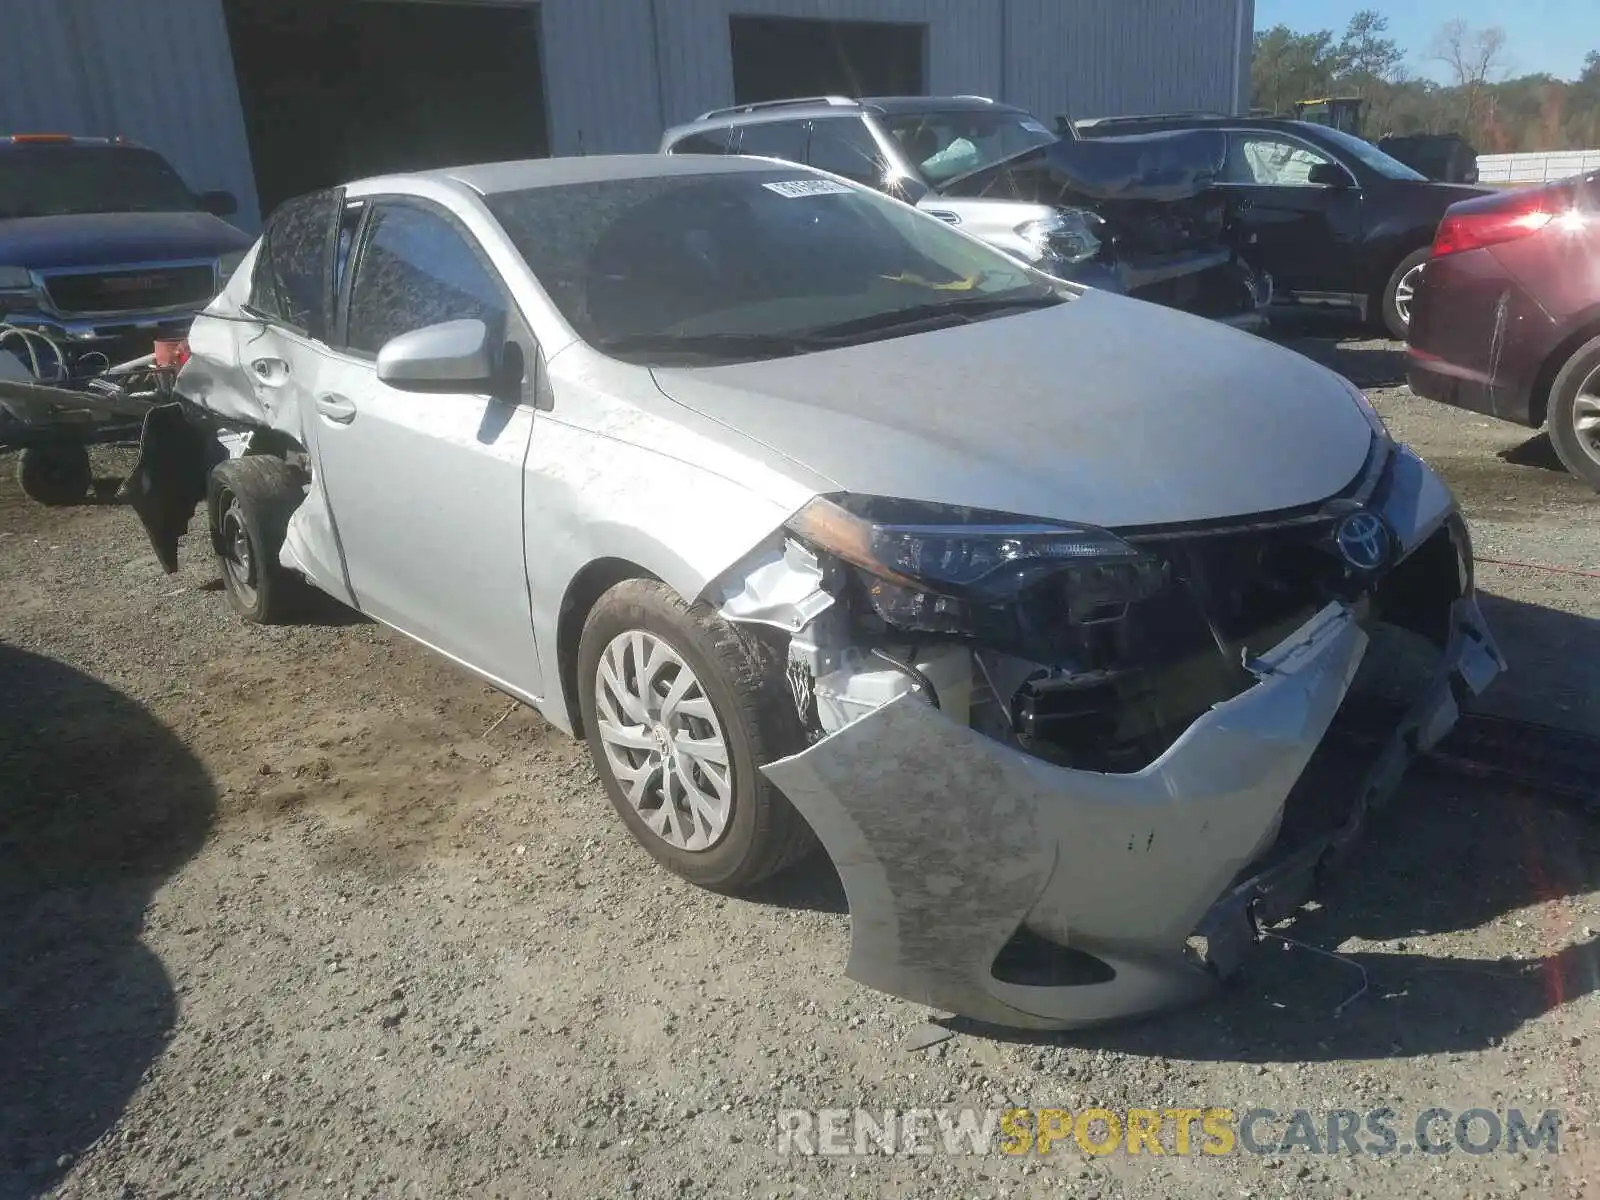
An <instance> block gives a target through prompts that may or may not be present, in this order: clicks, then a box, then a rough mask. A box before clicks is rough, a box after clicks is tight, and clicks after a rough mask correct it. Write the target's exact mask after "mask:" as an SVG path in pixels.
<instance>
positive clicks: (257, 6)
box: [224, 0, 549, 214]
mask: <svg viewBox="0 0 1600 1200" xmlns="http://www.w3.org/2000/svg"><path fill="white" fill-rule="evenodd" d="M224 7H225V11H226V12H227V16H228V34H229V37H230V39H231V41H232V44H233V59H234V68H235V71H236V73H237V75H238V79H239V99H240V103H241V106H242V108H243V110H244V120H245V129H246V131H247V132H248V135H249V139H250V157H251V161H252V163H253V165H254V167H255V176H256V190H257V191H258V192H259V194H260V198H261V211H262V213H263V214H266V213H268V212H271V211H272V209H273V208H275V207H277V205H279V204H281V203H282V202H283V201H284V200H287V199H288V198H289V197H291V196H297V195H300V194H301V193H304V192H310V191H315V190H317V189H318V188H324V187H329V186H332V185H333V184H336V183H341V182H343V181H345V180H348V179H353V178H359V177H361V176H365V175H375V174H381V173H383V172H387V171H414V170H426V169H428V168H431V167H444V166H454V165H456V164H460V163H469V162H492V161H496V160H500V159H511V158H541V157H543V156H544V155H546V154H548V153H549V136H548V132H547V126H546V121H545V100H544V80H543V75H542V71H541V69H540V46H539V8H538V6H537V5H536V4H504V3H498V4H497V3H483V4H477V3H436V2H424V0H224Z"/></svg>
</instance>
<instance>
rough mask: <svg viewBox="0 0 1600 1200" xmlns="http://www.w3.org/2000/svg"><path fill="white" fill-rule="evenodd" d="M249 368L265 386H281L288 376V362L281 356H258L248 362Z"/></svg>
mask: <svg viewBox="0 0 1600 1200" xmlns="http://www.w3.org/2000/svg"><path fill="white" fill-rule="evenodd" d="M250 369H251V370H252V371H254V372H255V376H256V378H257V379H259V380H260V381H261V382H262V383H263V384H264V385H265V386H267V387H281V386H282V384H283V382H284V380H286V379H288V378H289V364H288V363H286V362H284V361H283V359H281V358H258V359H256V360H255V361H254V362H252V363H251V364H250Z"/></svg>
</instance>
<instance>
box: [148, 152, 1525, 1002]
mask: <svg viewBox="0 0 1600 1200" xmlns="http://www.w3.org/2000/svg"><path fill="white" fill-rule="evenodd" d="M192 351H193V356H194V357H193V359H192V361H191V362H190V364H189V365H188V366H187V367H186V369H185V370H184V373H183V375H182V377H181V379H180V385H179V386H180V391H181V392H182V395H183V397H184V399H183V403H182V404H181V405H180V406H178V407H176V408H171V409H162V410H158V412H157V413H156V414H155V415H153V416H152V418H151V420H150V421H149V423H148V425H147V428H146V435H145V443H144V450H143V455H142V459H141V463H140V465H139V468H138V470H137V471H136V472H135V475H134V477H133V479H132V480H131V481H130V484H129V485H128V491H129V493H130V496H131V498H132V500H133V502H134V505H135V507H136V508H137V510H138V511H139V513H140V516H141V517H142V518H143V519H144V520H145V522H146V525H147V527H148V528H149V530H150V533H151V537H152V541H153V543H154V545H155V548H156V550H157V552H158V553H159V554H160V555H161V557H162V559H163V561H164V562H165V563H166V565H167V567H168V569H169V570H171V569H175V567H176V561H177V560H176V552H177V539H178V536H179V534H181V532H182V531H183V529H184V527H185V526H186V524H187V521H188V519H189V517H190V515H191V514H192V513H193V512H194V510H195V509H196V507H197V506H199V505H201V504H204V506H205V511H206V513H207V521H208V524H209V527H210V531H211V535H212V540H213V543H214V545H215V548H216V552H217V555H218V558H219V561H220V564H221V567H222V570H223V575H224V580H225V583H226V585H227V588H228V594H229V596H230V598H231V600H232V601H233V603H234V604H235V606H236V607H237V608H238V609H239V610H240V611H241V612H242V613H243V614H244V615H245V616H246V617H248V618H250V619H254V620H272V619H276V618H277V617H278V616H279V615H280V614H281V613H282V612H283V611H285V608H286V606H287V605H289V604H290V603H291V602H292V601H293V600H294V594H293V592H294V588H295V586H296V585H298V584H299V583H300V582H301V581H303V580H304V581H309V582H310V583H311V584H312V585H314V586H315V587H316V588H318V589H320V590H322V591H324V592H326V593H328V594H330V595H332V596H334V597H337V598H338V599H339V600H341V601H343V602H344V603H346V604H349V605H352V606H354V607H355V608H357V609H359V610H361V611H362V612H365V613H368V614H370V615H371V616H372V617H374V618H376V619H378V620H380V621H383V622H385V623H386V624H389V625H391V626H393V627H394V628H395V629H398V630H400V631H401V632H403V633H405V634H407V635H409V636H410V637H413V638H415V639H417V640H418V641H420V642H423V643H424V644H426V645H428V646H430V647H432V648H433V649H435V650H437V651H438V652H439V653H441V654H444V655H446V656H448V657H450V658H451V659H453V660H455V661H456V662H458V663H459V664H461V665H462V666H463V667H465V668H467V669H468V670H470V671H473V672H475V673H476V674H478V675H480V676H481V677H483V678H484V679H486V680H488V681H489V682H491V683H493V684H494V685H495V686H496V687H498V688H501V689H503V690H504V691H506V692H508V693H510V694H511V695H513V696H516V697H520V698H521V699H523V700H525V701H526V702H527V703H529V704H531V705H533V706H535V707H536V708H537V709H538V710H539V711H540V712H541V713H543V714H544V716H545V717H546V718H547V719H548V720H549V721H551V722H552V723H553V724H555V725H557V726H559V727H560V728H561V729H563V730H567V731H570V732H573V733H574V734H581V735H582V736H584V737H586V738H587V739H588V743H589V746H590V749H591V751H592V753H593V756H594V760H595V763H596V765H597V767H598V770H599V772H600V775H601V778H602V779H603V780H604V782H605V786H606V789H607V791H608V792H609V793H610V796H611V800H612V802H613V804H614V805H615V807H616V810H617V812H618V813H619V815H620V816H621V818H622V820H623V821H624V822H625V823H626V824H627V826H628V828H629V830H630V831H631V832H632V833H633V835H634V836H635V837H636V838H637V839H638V841H639V842H640V844H642V845H643V846H644V847H645V848H646V849H648V850H649V851H650V853H651V854H653V855H654V856H655V857H656V858H657V859H658V860H660V862H661V863H662V864H664V865H665V866H666V867H668V868H669V869H671V870H673V871H675V872H677V873H678V874H680V875H682V876H684V877H685V878H687V879H690V880H693V881H694V882H696V883H698V884H702V885H704V886H706V887H710V888H717V889H722V890H729V891H733V890H740V889H747V888H749V887H750V886H751V885H753V884H756V883H757V882H759V881H760V880H762V879H764V878H766V877H767V876H769V875H771V874H773V873H774V872H776V871H778V870H779V869H780V868H782V867H784V866H785V865H787V864H789V863H790V862H792V861H794V860H796V859H797V858H798V857H800V856H801V855H803V854H804V853H806V852H807V851H808V850H810V849H811V848H813V847H814V845H815V843H816V842H817V841H820V843H821V845H822V847H823V849H824V850H825V851H826V852H827V853H828V855H829V856H830V857H831V858H832V860H833V863H834V864H835V866H836V867H837V868H838V871H839V873H840V875H841V877H842V879H843V882H844V886H845V889H846V891H847V893H848V898H849V903H850V910H851V928H852V937H853V945H852V952H851V957H850V964H849V971H850V974H851V975H852V976H853V977H854V978H856V979H858V980H861V981H862V982H865V983H867V984H870V985H872V986H874V987H878V988H881V989H883V990H885V991H888V992H892V993H895V994H897V995H901V996H905V997H909V998H912V999H915V1000H918V1001H922V1002H925V1003H927V1004H929V1005H932V1006H935V1007H938V1008H940V1009H944V1010H947V1011H952V1012H956V1013H961V1014H964V1015H966V1016H969V1017H973V1018H977V1019H981V1020H986V1021H991V1022H995V1023H998V1024H1002V1025H1010V1026H1036V1027H1058V1026H1069V1025H1077V1024H1083V1023H1087V1022H1093V1021H1098V1020H1103V1019H1107V1018H1112V1017H1120V1016H1127V1015H1130V1014H1134V1013H1141V1012H1147V1011H1151V1010H1154V1009H1157V1008H1161V1007H1164V1006H1167V1005H1171V1004H1175V1003H1179V1002H1182V1001H1185V1000H1188V999H1191V998H1194V997H1197V996H1199V995H1201V994H1203V993H1204V991H1205V990H1206V989H1207V988H1208V987H1209V986H1210V985H1211V984H1212V983H1213V982H1214V981H1215V980H1216V979H1217V978H1219V977H1220V976H1222V975H1225V974H1226V973H1227V972H1228V971H1229V970H1231V969H1232V967H1233V966H1234V965H1235V964H1236V963H1237V962H1238V960H1239V958H1240V956H1241V954H1242V953H1243V951H1244V950H1245V949H1246V948H1247V947H1248V946H1249V944H1250V943H1251V942H1252V940H1253V939H1254V938H1255V937H1256V936H1257V935H1258V933H1259V931H1260V930H1261V929H1262V927H1263V926H1264V925H1265V924H1267V923H1270V922H1274V921H1277V920H1279V919H1282V918H1283V917H1286V916H1289V915H1290V914H1292V913H1293V912H1294V911H1295V910H1296V908H1297V907H1298V906H1299V905H1301V904H1302V903H1303V902H1304V900H1305V899H1306V897H1307V895H1308V894H1309V891H1310V889H1311V887H1312V885H1313V883H1314V881H1315V880H1316V878H1317V877H1319V875H1320V874H1321V872H1322V871H1323V869H1324V868H1326V867H1327V866H1328V865H1330V864H1331V863H1332V862H1333V861H1334V860H1335V859H1336V858H1338V857H1339V856H1341V854H1342V853H1343V851H1344V850H1345V849H1346V848H1348V847H1349V846H1350V845H1351V844H1352V843H1353V842H1354V841H1355V840H1356V837H1357V835H1358V834H1359V833H1360V832H1361V831H1362V828H1363V826H1364V825H1367V824H1368V823H1369V822H1368V817H1369V816H1370V814H1371V813H1372V812H1373V811H1374V810H1375V809H1376V808H1377V807H1378V806H1379V805H1380V804H1381V802H1382V801H1383V800H1384V798H1385V797H1386V796H1387V794H1388V793H1389V792H1390V791H1391V790H1392V789H1393V787H1394V784H1395V783H1396V782H1397V780H1398V779H1399V777H1400V774H1401V772H1402V771H1403V770H1404V768H1405V765H1406V762H1407V759H1408V758H1409V756H1411V755H1413V754H1415V753H1416V752H1417V751H1419V750H1421V749H1426V748H1428V747H1430V746H1431V745H1433V744H1434V743H1435V742H1436V741H1437V740H1438V739H1439V738H1440V737H1442V736H1443V735H1444V734H1445V733H1446V732H1447V731H1448V730H1449V728H1450V726H1451V725H1452V724H1453V722H1454V720H1455V718H1456V715H1457V709H1456V705H1457V703H1458V701H1459V700H1461V699H1462V698H1464V697H1466V696H1468V695H1469V694H1471V693H1475V692H1477V691H1479V690H1481V689H1482V688H1483V687H1484V686H1485V685H1486V684H1487V683H1488V682H1489V681H1490V680H1491V679H1492V678H1493V677H1494V676H1495V675H1496V674H1497V673H1498V672H1499V671H1500V670H1501V668H1502V663H1501V659H1500V655H1499V652H1498V650H1497V649H1496V648H1495V646H1494V643H1493V640H1492V638H1491V637H1490V635H1489V633H1488V632H1487V630H1486V629H1485V627H1484V623H1483V620H1482V618H1481V616H1480V614H1479V611H1478V606H1477V603H1476V601H1475V599H1474V594H1473V575H1472V552H1471V546H1470V543H1469V540H1468V536H1467V530H1466V527H1465V525H1464V523H1463V522H1462V520H1461V518H1460V516H1459V514H1458V512H1457V509H1456V505H1455V502H1454V500H1453V499H1452V497H1451V495H1450V493H1449V491H1448V489H1447V488H1446V487H1445V486H1444V484H1443V483H1441V481H1440V480H1439V479H1438V477H1437V476H1435V475H1434V474H1433V472H1432V471H1431V470H1429V468H1428V467H1427V466H1425V465H1424V464H1423V463H1422V462H1421V460H1420V459H1418V458H1417V457H1416V455H1414V454H1413V453H1412V452H1411V451H1410V450H1408V449H1406V448H1405V447H1403V446H1398V445H1396V444H1395V443H1394V442H1392V441H1391V440H1390V438H1389V435H1388V434H1387V432H1386V431H1385V429H1384V427H1383V424H1382V422H1381V421H1380V420H1379V419H1378V417H1377V416H1376V414H1375V413H1374V412H1373V410H1372V409H1371V408H1370V407H1369V406H1368V405H1367V403H1366V401H1365V400H1364V399H1363V397H1362V395H1361V393H1360V392H1359V391H1357V390H1356V389H1355V388H1354V387H1352V386H1351V385H1350V384H1349V383H1347V382H1345V381H1344V380H1343V379H1341V378H1340V377H1338V376H1337V375H1334V374H1333V373H1331V372H1329V371H1326V370H1324V369H1323V368H1321V367H1319V366H1316V365H1315V364H1313V363H1311V362H1309V361H1308V360H1306V359H1304V358H1302V357H1300V356H1298V355H1295V354H1293V353H1290V352H1289V351H1287V350H1284V349H1281V348H1278V347H1276V346H1273V345H1271V344H1269V343H1267V342H1264V341H1261V340H1258V339H1256V338H1254V337H1251V336H1249V335H1246V334H1241V333H1237V332H1234V331H1231V330H1228V329H1223V328H1219V327H1217V326H1215V325H1212V324H1209V323H1207V322H1205V321H1203V320H1200V319H1198V318H1194V317H1189V316H1186V315H1183V314H1180V313H1177V312H1175V311H1172V310H1169V309H1163V308H1157V307H1154V306H1150V305H1146V304H1142V303H1139V302H1136V301H1130V300H1125V299H1121V298H1118V297H1115V296H1111V295H1106V294H1103V293H1096V292H1091V291H1084V290H1082V289H1079V288H1076V287H1074V286H1072V285H1068V284H1063V283H1061V282H1060V281H1059V280H1055V279H1052V278H1050V277H1048V276H1045V275H1041V274H1039V273H1037V272H1036V271H1034V270H1032V269H1030V268H1028V267H1025V266H1022V265H1021V264H1019V263H1018V262H1017V261H1015V260H1013V259H1011V258H1008V257H1006V256H1004V255H1002V254H1001V253H999V252H997V251H995V250H994V249H992V248H990V247H988V246H985V245H984V244H983V243H981V242H979V241H977V240H975V239H973V238H970V237H968V236H967V235H965V234H964V233H962V232H960V231H959V230H956V229H953V228H950V227H949V226H947V225H945V224H944V223H942V222H940V221H938V220H936V219H933V218H931V217H928V216H925V215H923V214H921V213H918V212H917V211H916V210H914V209H912V208H910V207H908V206H906V205H904V204H902V203H900V202H898V201H896V200H893V199H890V198H887V197H885V196H883V195H880V194H877V193H875V192H872V191H869V190H866V189H864V188H859V187H856V186H853V185H850V184H847V183H845V182H843V181H840V180H838V179H836V178H834V177H831V176H825V175H821V174H817V173H815V172H812V171H809V170H807V169H805V168H799V167H795V166H792V165H787V164H781V163H777V162H773V161H766V160H756V159H738V158H733V159H710V158H669V157H636V158H576V159H566V160H555V161H544V162H528V163H512V164H498V165H493V166H481V167H471V168H466V169H461V170H453V171H442V172H435V173H429V174H416V175H404V176H395V177H390V178H382V179H373V180H368V181H364V182H361V183H357V184H352V185H350V186H349V187H346V188H343V189H338V190H335V191H329V192H325V193H320V194H316V195H312V196H307V197H304V198H302V199H299V200H296V201H294V202H291V203H290V204H288V205H286V206H285V207H284V208H282V209H281V210H279V212H278V213H277V214H276V215H275V216H274V218H273V219H272V220H271V221H270V222H269V224H268V228H267V230H266V233H265V234H264V236H263V238H262V240H261V242H260V243H259V244H258V245H257V246H256V248H255V249H254V250H253V251H252V253H251V255H250V257H249V258H248V259H247V260H246V262H245V263H244V265H243V267H242V268H241V269H240V270H239V271H238V273H237V274H236V275H235V276H234V278H233V280H232V282H231V283H230V284H229V286H228V288H227V290H226V292H225V293H224V294H223V295H222V296H221V297H220V298H219V299H218V300H217V301H216V302H215V303H214V304H213V305H212V306H211V308H210V310H209V311H208V313H207V314H206V315H205V316H202V317H201V318H200V319H199V320H198V321H197V322H196V324H195V326H194V331H193V335H192ZM222 430H231V431H242V432H244V433H246V434H247V435H248V437H247V439H246V442H245V450H244V452H243V453H242V454H240V453H238V452H237V451H235V452H234V453H233V454H232V455H231V456H230V454H229V453H228V452H226V451H223V450H222V449H221V447H220V445H219V443H218V441H217V439H216V436H215V435H216V434H217V433H218V432H219V431H222ZM1391 637H1393V638H1398V639H1400V640H1401V641H1404V642H1405V643H1406V644H1407V645H1409V646H1411V647H1412V648H1413V649H1415V648H1418V647H1420V648H1421V651H1423V652H1425V653H1426V656H1427V662H1426V670H1424V671H1422V672H1421V673H1420V674H1419V675H1417V676H1415V677H1414V678H1413V679H1412V680H1411V681H1410V684H1409V687H1408V690H1406V692H1405V695H1404V700H1403V702H1402V703H1401V704H1400V705H1399V706H1398V707H1394V708H1393V709H1392V710H1380V709H1378V708H1376V707H1371V708H1369V707H1367V705H1368V704H1369V703H1370V704H1376V701H1372V702H1369V701H1367V700H1366V699H1364V698H1363V694H1362V693H1360V692H1358V691H1357V690H1356V684H1357V682H1358V680H1357V676H1358V672H1362V673H1363V674H1364V673H1365V667H1370V666H1372V665H1374V664H1373V663H1372V662H1371V661H1367V662H1366V663H1365V664H1364V660H1375V659H1377V658H1379V657H1382V658H1383V659H1384V664H1381V665H1387V664H1389V663H1390V662H1391V661H1398V657H1397V656H1390V655H1389V654H1387V653H1385V654H1384V655H1382V656H1379V655H1376V654H1373V655H1369V654H1368V648H1369V646H1372V645H1377V644H1378V641H1379V639H1380V638H1384V639H1387V638H1391ZM1347 698H1348V699H1347ZM1352 710H1360V713H1358V715H1360V714H1361V713H1365V714H1368V715H1370V714H1372V713H1377V712H1380V711H1383V712H1388V713H1390V714H1391V715H1390V718H1386V720H1387V726H1386V729H1387V731H1388V732H1389V737H1388V740H1387V743H1386V744H1384V745H1383V746H1382V750H1381V753H1379V754H1378V755H1377V757H1376V759H1375V760H1374V761H1373V762H1372V764H1371V766H1370V769H1369V770H1368V771H1367V773H1366V775H1365V778H1364V780H1363V781H1362V782H1361V784H1360V785H1359V786H1358V787H1355V788H1354V789H1353V790H1351V789H1349V788H1346V789H1343V790H1338V791H1330V790H1328V789H1327V788H1325V787H1320V788H1319V787H1316V786H1312V784H1313V782H1314V781H1313V778H1312V773H1311V772H1308V771H1307V765H1308V762H1310V761H1311V760H1312V755H1313V751H1315V750H1317V749H1318V748H1319V745H1320V744H1321V743H1323V741H1324V739H1325V736H1326V735H1328V733H1329V731H1330V728H1333V727H1336V726H1337V724H1338V722H1339V721H1340V719H1341V718H1342V717H1346V716H1348V715H1349V714H1350V712H1351V711H1352ZM1367 724H1369V725H1370V721H1369V722H1367ZM1380 742H1382V739H1380Z"/></svg>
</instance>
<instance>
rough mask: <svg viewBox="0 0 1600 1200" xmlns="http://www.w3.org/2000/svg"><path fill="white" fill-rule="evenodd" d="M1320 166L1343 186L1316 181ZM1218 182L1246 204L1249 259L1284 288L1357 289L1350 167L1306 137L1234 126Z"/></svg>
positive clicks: (1355, 206)
mask: <svg viewBox="0 0 1600 1200" xmlns="http://www.w3.org/2000/svg"><path fill="white" fill-rule="evenodd" d="M1319 167H1320V168H1322V169H1323V170H1328V169H1330V168H1331V169H1332V170H1334V171H1336V172H1337V173H1338V175H1339V177H1340V179H1341V181H1342V182H1341V184H1340V185H1337V186H1336V185H1334V184H1332V183H1324V182H1320V181H1319V182H1312V180H1311V174H1312V172H1313V170H1316V169H1317V168H1319ZM1219 184H1220V186H1222V187H1224V188H1226V189H1228V190H1230V191H1234V192H1238V193H1240V194H1242V195H1243V196H1244V197H1245V198H1246V199H1247V200H1249V202H1250V203H1249V207H1248V208H1247V209H1246V210H1245V212H1244V216H1243V220H1244V223H1245V225H1246V227H1247V228H1248V229H1249V230H1250V232H1251V233H1252V234H1254V236H1255V242H1254V247H1253V249H1251V250H1247V251H1246V252H1245V257H1246V258H1248V259H1249V260H1250V261H1251V263H1252V264H1253V265H1255V266H1257V267H1260V268H1262V269H1264V270H1267V271H1270V272H1271V273H1272V275H1273V278H1274V279H1275V280H1276V281H1277V283H1278V285H1279V286H1280V287H1282V288H1286V289H1288V290H1290V291H1294V292H1309V293H1314V294H1326V295H1341V296H1342V295H1349V294H1352V293H1354V292H1356V291H1358V290H1359V288H1358V286H1357V278H1356V277H1357V273H1358V270H1357V261H1356V259H1357V255H1358V253H1359V248H1360V241H1361V230H1362V197H1361V190H1360V188H1359V187H1358V186H1357V183H1356V178H1355V176H1354V175H1352V174H1351V173H1350V171H1349V170H1348V169H1347V168H1346V167H1344V166H1343V165H1342V164H1340V163H1337V162H1335V160H1334V159H1333V158H1332V157H1330V156H1329V155H1328V154H1327V153H1325V152H1324V151H1322V150H1320V149H1319V148H1317V147H1315V146H1313V145H1312V144H1311V143H1310V142H1307V141H1305V140H1303V139H1301V138H1297V137H1293V136H1291V135H1289V134H1285V133H1279V132H1277V131H1276V130H1263V129H1232V130H1229V131H1228V158H1227V163H1226V165H1225V167H1224V169H1223V174H1222V178H1221V180H1219Z"/></svg>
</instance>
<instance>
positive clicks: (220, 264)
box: [217, 250, 250, 288]
mask: <svg viewBox="0 0 1600 1200" xmlns="http://www.w3.org/2000/svg"><path fill="white" fill-rule="evenodd" d="M249 253H250V251H248V250H239V251H236V252H235V253H233V254H224V255H223V256H222V257H221V258H219V259H217V286H218V287H219V288H224V287H227V286H228V280H230V279H232V278H233V273H234V272H235V271H237V270H238V269H239V264H240V263H242V262H244V260H245V257H246V256H247V255H248V254H249Z"/></svg>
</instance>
